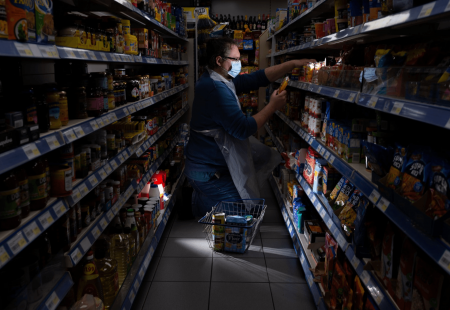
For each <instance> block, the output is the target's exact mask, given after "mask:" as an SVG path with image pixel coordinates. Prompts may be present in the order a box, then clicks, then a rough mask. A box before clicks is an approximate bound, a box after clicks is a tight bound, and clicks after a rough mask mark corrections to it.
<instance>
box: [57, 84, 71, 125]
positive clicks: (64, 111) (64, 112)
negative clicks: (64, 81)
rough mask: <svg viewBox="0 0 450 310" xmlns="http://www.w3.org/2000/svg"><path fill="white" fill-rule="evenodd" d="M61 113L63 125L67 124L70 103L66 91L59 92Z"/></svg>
mask: <svg viewBox="0 0 450 310" xmlns="http://www.w3.org/2000/svg"><path fill="white" fill-rule="evenodd" d="M59 114H60V117H61V125H62V126H67V124H68V123H69V105H68V103H67V94H66V92H64V91H62V92H60V93H59Z"/></svg>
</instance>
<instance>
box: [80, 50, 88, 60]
mask: <svg viewBox="0 0 450 310" xmlns="http://www.w3.org/2000/svg"><path fill="white" fill-rule="evenodd" d="M78 53H79V54H80V56H81V58H83V59H88V56H87V55H86V53H85V52H83V51H78Z"/></svg>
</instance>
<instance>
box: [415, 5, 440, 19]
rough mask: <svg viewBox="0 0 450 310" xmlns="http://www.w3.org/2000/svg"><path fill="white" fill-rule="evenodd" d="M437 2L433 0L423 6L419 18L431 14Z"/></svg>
mask: <svg viewBox="0 0 450 310" xmlns="http://www.w3.org/2000/svg"><path fill="white" fill-rule="evenodd" d="M435 4H436V2H431V3H428V4H425V5H424V6H423V7H422V10H420V13H419V17H418V18H424V17H427V16H429V15H430V14H431V12H432V11H433V8H434V5H435Z"/></svg>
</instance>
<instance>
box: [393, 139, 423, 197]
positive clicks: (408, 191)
mask: <svg viewBox="0 0 450 310" xmlns="http://www.w3.org/2000/svg"><path fill="white" fill-rule="evenodd" d="M408 153H409V157H408V159H407V160H406V161H405V162H403V167H402V173H403V176H402V181H401V184H400V188H399V194H400V195H402V196H404V197H405V198H406V199H408V200H409V201H411V202H414V201H417V200H419V199H420V198H421V197H422V195H423V193H424V192H425V186H426V180H425V175H426V174H425V168H426V166H427V165H428V164H429V163H430V153H429V151H428V149H427V148H425V147H420V146H413V147H410V148H409V149H408Z"/></svg>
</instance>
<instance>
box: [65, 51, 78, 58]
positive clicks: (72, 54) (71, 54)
mask: <svg viewBox="0 0 450 310" xmlns="http://www.w3.org/2000/svg"><path fill="white" fill-rule="evenodd" d="M66 54H67V55H68V56H69V58H77V56H75V53H74V52H73V51H72V50H68V49H66Z"/></svg>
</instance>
